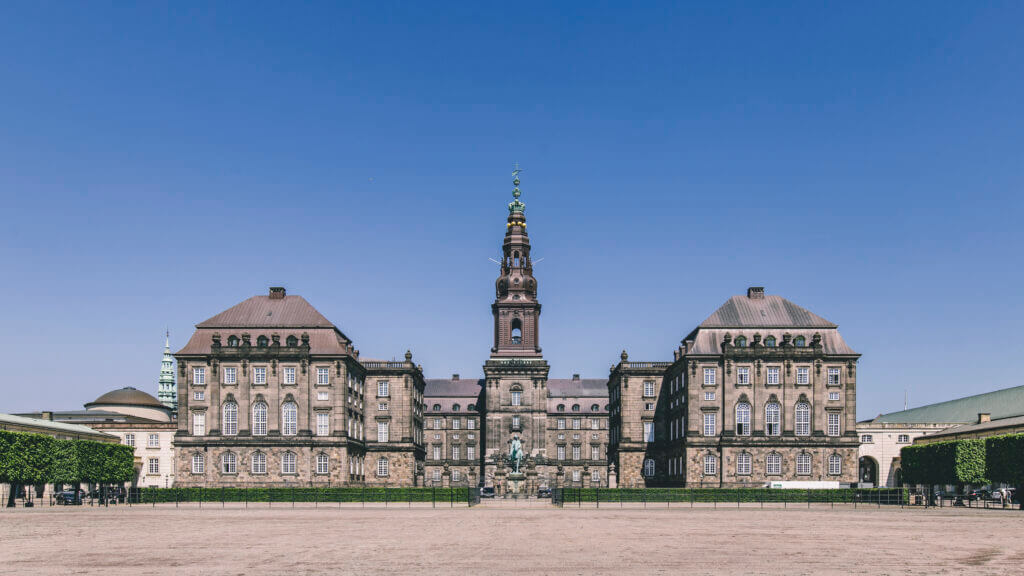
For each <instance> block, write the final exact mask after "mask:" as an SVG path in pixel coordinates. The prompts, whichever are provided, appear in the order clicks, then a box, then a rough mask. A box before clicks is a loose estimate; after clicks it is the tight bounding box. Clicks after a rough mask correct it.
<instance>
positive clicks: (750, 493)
mask: <svg viewBox="0 0 1024 576" xmlns="http://www.w3.org/2000/svg"><path fill="white" fill-rule="evenodd" d="M551 500H552V503H553V504H555V505H556V506H561V507H565V506H574V507H580V508H582V507H583V506H592V507H601V506H624V505H625V504H630V505H637V504H639V505H642V506H644V507H647V506H648V505H652V506H654V505H664V506H667V507H672V506H673V505H675V506H690V507H695V506H697V505H700V506H712V507H719V506H723V507H725V506H730V505H731V506H733V507H739V506H744V505H745V506H748V507H750V506H761V507H764V506H765V505H766V504H768V505H779V504H781V505H782V506H783V507H789V506H791V505H793V506H797V505H806V506H808V507H810V505H811V504H826V505H831V506H833V507H834V506H835V505H836V504H847V505H852V506H854V507H857V506H878V507H881V506H907V505H909V503H910V502H909V497H908V492H907V491H906V490H904V489H901V488H892V489H885V488H882V489H853V488H850V489H826V490H801V489H769V488H741V489H728V488H635V489H634V488H556V489H554V490H552V494H551Z"/></svg>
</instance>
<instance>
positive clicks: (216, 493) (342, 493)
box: [133, 486, 470, 504]
mask: <svg viewBox="0 0 1024 576" xmlns="http://www.w3.org/2000/svg"><path fill="white" fill-rule="evenodd" d="M469 497H470V493H469V488H465V487H461V488H459V487H456V488H383V487H370V486H367V487H365V488H361V487H351V486H346V487H343V488H342V487H334V488H313V487H295V488H284V487H282V488H261V487H253V488H228V487H224V488H140V489H139V491H138V498H137V499H135V498H134V496H133V501H135V502H139V503H142V504H152V503H166V502H335V503H337V502H449V501H454V502H466V501H467V500H468V499H469Z"/></svg>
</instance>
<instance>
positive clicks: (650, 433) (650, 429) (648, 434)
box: [644, 422, 654, 442]
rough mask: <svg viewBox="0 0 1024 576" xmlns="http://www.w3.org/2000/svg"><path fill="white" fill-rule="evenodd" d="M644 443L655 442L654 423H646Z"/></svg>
mask: <svg viewBox="0 0 1024 576" xmlns="http://www.w3.org/2000/svg"><path fill="white" fill-rule="evenodd" d="M644 442H654V422H644Z"/></svg>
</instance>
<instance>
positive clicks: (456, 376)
mask: <svg viewBox="0 0 1024 576" xmlns="http://www.w3.org/2000/svg"><path fill="white" fill-rule="evenodd" d="M458 379H459V375H458V374H452V382H454V381H456V380H458Z"/></svg>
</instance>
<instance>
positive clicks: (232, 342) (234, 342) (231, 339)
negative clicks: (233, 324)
mask: <svg viewBox="0 0 1024 576" xmlns="http://www.w3.org/2000/svg"><path fill="white" fill-rule="evenodd" d="M228 346H231V347H232V348H235V347H237V346H238V336H228Z"/></svg>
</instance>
